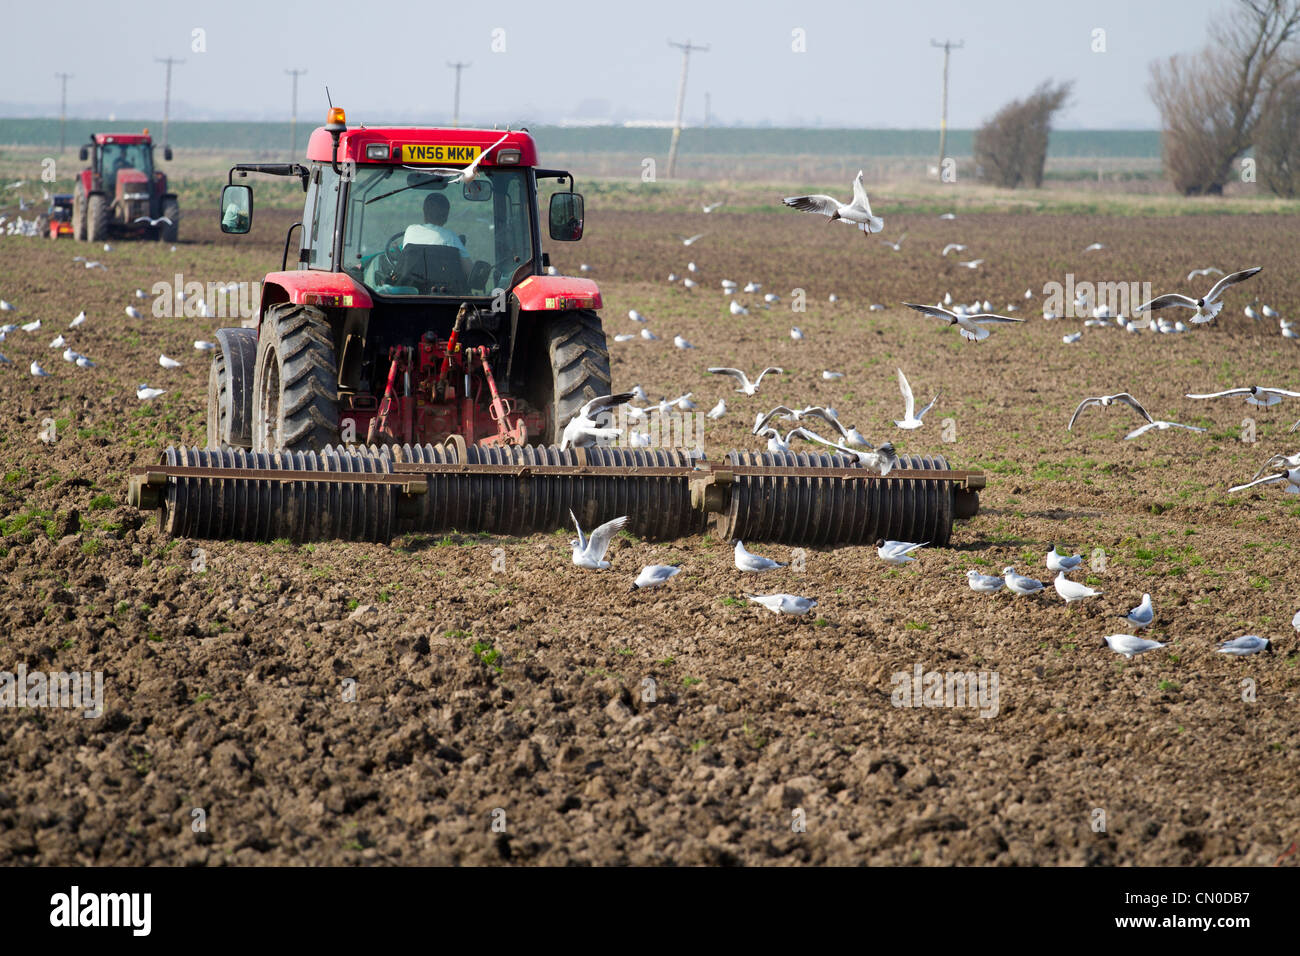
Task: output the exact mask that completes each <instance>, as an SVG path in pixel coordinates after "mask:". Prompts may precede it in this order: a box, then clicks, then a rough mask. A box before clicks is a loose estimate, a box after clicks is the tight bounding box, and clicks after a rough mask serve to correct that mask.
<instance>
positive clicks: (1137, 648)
mask: <svg viewBox="0 0 1300 956" xmlns="http://www.w3.org/2000/svg"><path fill="white" fill-rule="evenodd" d="M1101 646H1102V647H1109V648H1110V649H1111V650H1112V651H1114V652H1115V653H1116V654H1123V655H1124V656H1125V657H1133V656H1134V655H1135V654H1145V653H1146V652H1147V651H1154V650H1155V649H1156V648H1157V647H1164V645H1163V644H1161V643H1160V642H1159V641H1148V640H1147V639H1146V638H1145V637H1134V636H1133V635H1132V634H1111V635H1110V636H1109V637H1103V638H1102V639H1101Z"/></svg>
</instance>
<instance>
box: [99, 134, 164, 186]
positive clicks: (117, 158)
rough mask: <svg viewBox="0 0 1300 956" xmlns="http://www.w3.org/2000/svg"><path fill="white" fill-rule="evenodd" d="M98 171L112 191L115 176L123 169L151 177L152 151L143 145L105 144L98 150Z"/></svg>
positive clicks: (115, 179)
mask: <svg viewBox="0 0 1300 956" xmlns="http://www.w3.org/2000/svg"><path fill="white" fill-rule="evenodd" d="M99 149H100V153H99V156H100V160H99V161H100V167H99V168H100V171H101V173H102V174H103V176H104V179H105V180H106V181H107V185H106V188H107V190H108V191H109V192H111V191H112V186H113V184H114V183H115V182H116V181H117V174H118V172H120V171H121V170H123V169H138V170H140V172H142V173H144V174H145V175H146V176H148V177H152V176H153V151H152V150H151V149H150V148H149V146H148V145H147V144H145V143H105V144H104V145H103V146H101V147H100V148H99Z"/></svg>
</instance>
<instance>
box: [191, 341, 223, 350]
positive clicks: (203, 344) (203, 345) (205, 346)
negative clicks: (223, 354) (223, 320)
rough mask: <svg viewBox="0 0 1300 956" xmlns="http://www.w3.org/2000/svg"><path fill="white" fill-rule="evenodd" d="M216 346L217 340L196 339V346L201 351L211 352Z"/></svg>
mask: <svg viewBox="0 0 1300 956" xmlns="http://www.w3.org/2000/svg"><path fill="white" fill-rule="evenodd" d="M216 347H217V343H216V342H207V341H204V340H203V339H195V340H194V348H195V349H196V350H198V351H200V352H211V351H212V350H213V349H215V348H216Z"/></svg>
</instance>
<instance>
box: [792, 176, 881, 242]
mask: <svg viewBox="0 0 1300 956" xmlns="http://www.w3.org/2000/svg"><path fill="white" fill-rule="evenodd" d="M862 177H863V172H862V170H860V169H859V170H858V175H857V176H855V177H854V178H853V201H852V202H851V203H842V202H840V201H839V200H838V199H835V198H834V197H832V196H825V195H820V194H818V195H812V196H787V197H786V198H785V199H782V200H781V201H782V202H783V203H785V204H786V205H787V206H790V207H791V208H793V209H800V210H802V211H804V212H811V213H815V214H817V215H821V216H827V217H829V218H827V220H826V221H827V222H828V223H829V222H834V221H835V220H836V219H838V220H840V221H841V222H846V223H848V224H849V225H850V226H856V227H857V228H859V229H861V230H862V232H863V233H864V234H866V235H869V234H871V233H873V232H880V230H882V229H884V228H885V220H883V219H881V218H880V217H879V216H875V215H873V214H872V212H871V202H870V200H868V199H867V190H866V187H865V186H863V185H862Z"/></svg>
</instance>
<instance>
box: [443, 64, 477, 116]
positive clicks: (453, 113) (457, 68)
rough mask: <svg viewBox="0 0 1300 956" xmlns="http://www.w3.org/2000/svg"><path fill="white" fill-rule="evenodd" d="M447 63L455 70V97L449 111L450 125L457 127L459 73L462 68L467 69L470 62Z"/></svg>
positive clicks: (458, 114)
mask: <svg viewBox="0 0 1300 956" xmlns="http://www.w3.org/2000/svg"><path fill="white" fill-rule="evenodd" d="M447 65H448V66H449V67H451V68H452V69H453V70H455V71H456V99H455V101H454V104H453V106H452V111H451V125H452V126H454V127H459V126H460V74H461V71H462V70H467V69H469V67H470V66H471V65H472V64H469V63H461V62H460V61H457V62H455V63H448V64H447Z"/></svg>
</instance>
